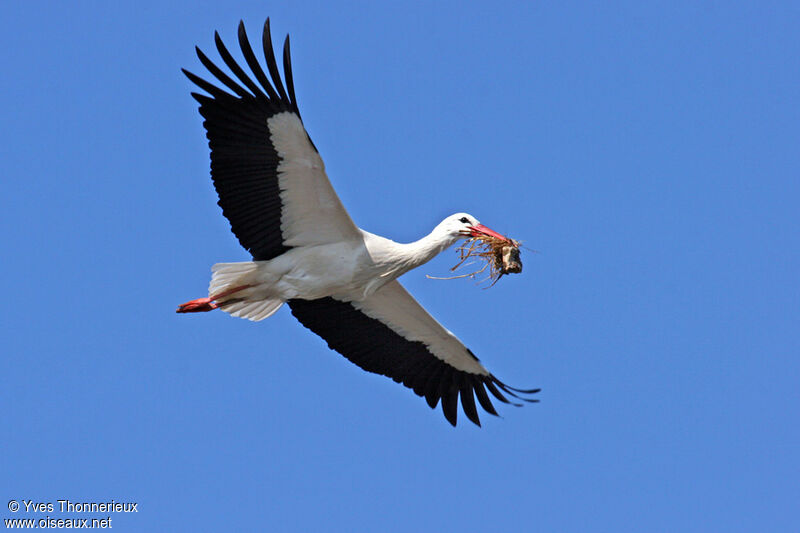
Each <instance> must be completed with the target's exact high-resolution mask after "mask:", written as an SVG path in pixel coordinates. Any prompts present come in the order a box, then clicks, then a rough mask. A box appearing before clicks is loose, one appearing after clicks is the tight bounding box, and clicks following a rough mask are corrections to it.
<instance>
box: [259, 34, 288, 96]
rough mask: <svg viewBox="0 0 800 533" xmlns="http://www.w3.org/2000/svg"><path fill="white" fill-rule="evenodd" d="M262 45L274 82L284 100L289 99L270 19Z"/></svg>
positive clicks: (262, 38) (262, 37)
mask: <svg viewBox="0 0 800 533" xmlns="http://www.w3.org/2000/svg"><path fill="white" fill-rule="evenodd" d="M261 45H262V47H263V48H264V58H265V59H266V60H267V68H268V69H269V74H270V76H272V82H273V83H274V84H275V89H277V91H278V94H279V95H280V97H281V99H282V100H288V99H289V98H288V97H287V96H286V90H285V89H284V88H283V82H282V81H281V75H280V73H279V72H278V63H277V62H276V61H275V50H274V49H273V48H272V33H271V32H270V29H269V19H267V21H266V22H265V23H264V33H263V35H262V36H261Z"/></svg>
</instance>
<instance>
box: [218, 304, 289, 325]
mask: <svg viewBox="0 0 800 533" xmlns="http://www.w3.org/2000/svg"><path fill="white" fill-rule="evenodd" d="M282 305H283V300H238V301H233V302H230V303H222V304H220V306H219V308H220V309H222V310H223V311H225V312H226V313H230V315H231V316H237V317H239V318H246V319H248V320H252V321H253V322H258V321H259V320H264V319H265V318H269V317H271V316H272V315H274V314H275V312H276V311H277V310H278V309H280V308H281V306H282Z"/></svg>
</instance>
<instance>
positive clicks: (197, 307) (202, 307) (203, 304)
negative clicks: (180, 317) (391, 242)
mask: <svg viewBox="0 0 800 533" xmlns="http://www.w3.org/2000/svg"><path fill="white" fill-rule="evenodd" d="M250 287H252V285H242V286H240V287H234V288H233V289H229V290H227V291H223V292H219V293H217V294H212V295H211V296H210V297H208V298H197V299H196V300H189V301H188V302H186V303H183V304H181V305H179V306H178V309H176V310H175V312H176V313H203V312H206V311H213V310H214V309H216V308H217V307H219V304H217V303H216V302H215V301H214V300H219V299H220V298H224V297H226V296H230V295H231V294H234V293H236V292H239V291H242V290H244V289H248V288H250Z"/></svg>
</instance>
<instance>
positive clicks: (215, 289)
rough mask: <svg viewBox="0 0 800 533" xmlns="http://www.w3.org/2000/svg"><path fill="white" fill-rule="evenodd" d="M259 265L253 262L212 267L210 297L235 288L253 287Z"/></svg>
mask: <svg viewBox="0 0 800 533" xmlns="http://www.w3.org/2000/svg"><path fill="white" fill-rule="evenodd" d="M257 268H258V264H257V263H254V262H253V261H247V262H245V263H217V264H216V265H214V266H212V267H211V272H212V275H211V283H209V285H208V295H209V296H213V295H214V294H219V293H221V292H224V291H226V290H228V289H232V288H234V287H241V286H242V285H252V284H253V282H254V281H255V280H254V277H255V273H256V270H257Z"/></svg>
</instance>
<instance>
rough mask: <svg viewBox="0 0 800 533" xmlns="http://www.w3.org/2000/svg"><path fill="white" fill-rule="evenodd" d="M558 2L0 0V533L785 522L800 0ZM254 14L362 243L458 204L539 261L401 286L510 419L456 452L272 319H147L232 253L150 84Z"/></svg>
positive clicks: (796, 249) (796, 367)
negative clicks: (82, 528)
mask: <svg viewBox="0 0 800 533" xmlns="http://www.w3.org/2000/svg"><path fill="white" fill-rule="evenodd" d="M557 4H558V5H557V6H555V5H553V6H547V5H541V4H540V3H533V2H525V3H493V4H492V7H488V4H486V5H478V4H471V5H470V4H464V3H456V2H451V3H444V2H443V3H437V4H436V6H433V7H432V6H430V5H427V4H423V3H420V4H411V3H388V2H386V3H384V2H381V3H367V2H364V3H360V4H352V5H344V4H341V5H338V6H334V5H331V4H327V3H315V2H301V1H296V2H280V3H273V4H270V3H268V2H219V3H216V4H211V3H194V2H177V1H176V2H136V3H124V4H123V3H116V2H108V3H105V2H77V3H63V2H4V3H2V6H0V27H2V31H0V46H2V49H3V50H4V53H3V60H2V67H3V68H2V70H3V75H2V77H0V94H2V104H0V123H2V125H3V127H2V129H0V167H1V168H2V180H0V188H2V191H1V192H2V194H0V229H1V230H2V239H3V250H4V252H3V259H2V261H0V276H2V279H3V280H4V288H3V291H2V296H3V301H4V305H3V306H2V307H0V332H2V338H3V345H4V348H3V353H4V356H3V357H2V358H0V361H2V363H0V364H2V366H1V367H0V427H2V438H0V497H2V499H3V500H2V505H0V517H2V518H9V517H19V518H26V517H27V518H41V517H42V515H41V513H39V514H36V513H24V512H18V513H16V514H14V513H11V512H9V511H8V510H7V509H6V507H7V505H6V502H7V501H8V500H11V499H15V500H18V501H22V500H36V501H43V502H55V501H56V500H58V499H70V500H72V501H108V500H111V499H115V500H116V501H135V502H138V509H139V512H138V513H136V514H135V515H115V516H114V517H113V519H114V522H113V526H114V529H115V530H118V531H230V530H234V529H237V530H247V531H258V530H268V531H285V532H291V531H357V530H361V531H366V530H369V531H382V532H393V531H398V532H399V531H511V530H517V531H518V530H523V531H561V532H572V531H574V532H584V531H614V532H619V531H665V532H666V531H670V532H671V531H728V532H735V531H743V532H744V531H748V532H749V531H775V532H782V531H787V532H788V531H797V530H798V529H800V518H798V513H797V502H798V501H800V484H799V483H798V479H800V456H798V453H797V450H798V449H800V429H798V428H800V424H798V415H799V414H800V393H799V392H798V390H800V388H798V381H799V380H800V359H799V358H798V356H799V355H800V333H799V332H800V327H799V326H800V306H799V305H798V302H800V291H799V290H798V271H799V270H800V246H799V244H800V242H798V241H799V240H800V239H798V235H800V216H798V208H797V201H798V198H800V180H798V178H799V177H800V156H799V155H798V153H799V152H798V146H800V97H798V95H800V60H799V59H798V58H800V40H799V39H798V35H800V9H798V7H797V5H796V4H792V3H780V2H774V3H773V2H766V3H759V4H758V5H755V4H744V3H742V4H738V3H695V2H690V3H681V2H677V3H676V2H659V3H647V4H648V5H647V6H645V5H642V3H639V2H631V3H614V4H605V3H594V2H592V3H588V2H587V3H557ZM267 16H270V17H271V19H272V28H273V33H274V35H275V38H276V40H277V39H278V38H279V37H280V39H281V40H282V38H283V36H284V35H285V34H286V33H290V34H291V36H292V56H293V63H294V73H295V82H296V89H297V97H298V100H299V105H300V109H301V112H302V113H303V117H304V120H305V124H306V127H307V129H308V130H309V132H310V134H311V136H312V138H313V139H314V142H315V144H316V145H317V147H318V148H319V150H320V152H321V154H322V156H323V158H324V159H325V162H326V166H327V169H328V174H329V176H330V178H331V181H332V182H333V184H334V186H335V187H336V188H337V190H338V192H339V194H340V196H341V198H342V200H343V202H344V203H345V205H346V206H347V207H348V209H349V210H350V213H351V215H352V216H353V218H354V220H355V221H356V222H357V223H358V224H359V225H361V226H362V227H364V228H366V229H368V230H370V231H373V232H375V233H379V234H383V235H386V236H388V237H391V238H394V239H395V240H400V241H410V240H414V239H416V238H418V237H420V236H421V235H423V234H425V233H427V232H428V231H429V230H430V229H431V228H432V227H433V226H434V225H435V224H436V223H438V222H439V220H440V219H441V218H443V217H444V216H446V215H448V214H450V213H453V212H457V211H467V212H469V213H472V214H473V215H475V216H476V217H478V218H479V219H480V220H481V221H482V222H484V223H485V224H487V225H488V226H490V227H492V228H494V229H497V230H498V231H502V232H505V233H507V234H509V235H511V236H512V237H515V238H518V239H521V240H523V241H524V242H525V245H526V246H528V247H529V248H531V249H534V250H537V251H538V253H532V252H530V251H526V252H524V253H523V257H522V258H523V261H524V265H525V269H524V272H523V273H522V274H521V275H518V276H510V277H507V278H504V279H502V280H501V281H500V283H498V284H497V285H496V286H495V287H493V288H492V289H491V290H481V289H480V288H478V287H476V286H474V285H473V284H472V283H471V282H469V281H466V280H459V281H433V280H429V279H426V278H425V274H431V275H439V276H441V275H446V274H447V270H448V268H449V267H450V266H452V265H453V264H454V263H455V261H456V256H455V252H453V251H447V252H445V253H444V254H442V255H441V256H440V257H438V258H437V259H435V260H434V261H432V262H431V263H429V264H427V265H425V266H423V267H421V268H420V269H418V270H417V271H412V272H411V273H409V274H407V275H406V276H405V277H404V278H403V280H402V281H403V282H404V284H405V285H406V286H407V287H408V288H409V290H410V291H411V292H412V293H413V294H414V295H415V296H416V297H417V298H418V299H419V300H420V301H421V302H422V303H423V304H424V305H425V306H426V307H427V308H428V309H429V310H430V311H431V312H432V314H434V316H436V317H437V318H439V320H440V321H441V322H442V323H444V324H445V325H446V326H447V327H448V328H449V329H451V330H452V331H454V332H455V333H456V334H457V335H459V336H460V337H461V338H462V339H463V340H464V341H465V342H466V344H467V345H469V346H470V347H471V348H472V349H473V350H474V351H475V352H476V353H477V355H478V356H479V357H481V359H482V361H483V362H484V363H485V364H486V366H487V367H488V368H489V369H490V370H491V371H492V372H494V373H495V374H496V375H497V376H498V377H500V378H501V379H503V380H504V381H506V382H508V383H510V384H512V385H517V386H539V387H542V392H541V394H540V396H541V400H542V402H541V403H540V404H537V405H529V406H526V407H524V408H521V409H516V408H505V409H503V410H502V412H501V414H502V418H501V419H498V418H492V417H489V416H488V415H487V416H484V417H483V420H484V425H483V428H480V429H479V428H476V427H471V425H468V424H466V423H463V421H464V417H463V414H462V416H461V420H462V423H461V424H459V426H458V428H455V429H454V428H452V427H450V426H449V424H447V422H446V421H445V420H444V418H443V417H442V415H441V412H440V411H439V410H437V411H435V412H434V411H431V410H430V409H429V408H428V407H427V406H426V404H425V402H424V401H423V400H422V399H420V398H417V397H416V396H414V395H413V394H412V393H411V392H409V391H408V390H406V389H404V388H403V387H400V386H398V385H396V384H394V383H392V382H391V381H390V380H388V379H386V378H382V377H380V376H376V375H370V374H366V373H364V372H362V371H361V370H360V369H358V368H357V367H355V366H353V365H351V364H350V363H349V362H347V361H346V360H345V359H344V358H342V357H340V356H339V355H337V354H336V353H334V352H331V351H330V350H328V348H327V347H326V345H325V343H324V342H323V341H321V340H320V339H319V338H317V337H315V336H314V335H312V334H311V333H310V332H308V331H307V330H305V329H304V328H302V327H301V326H300V325H299V324H298V323H297V322H296V321H295V320H294V318H293V317H292V316H291V315H290V314H289V312H288V311H287V310H282V311H281V312H279V313H278V314H277V315H276V316H274V317H272V318H270V319H269V320H267V321H265V322H262V323H258V324H253V323H250V322H248V321H244V320H238V319H234V318H231V317H228V316H225V315H223V314H218V313H208V314H206V315H188V316H187V315H176V314H175V313H174V309H175V307H176V305H177V304H179V303H181V302H184V301H186V300H188V299H191V298H195V297H199V296H203V295H204V293H205V290H206V287H207V283H208V278H209V275H210V271H209V269H210V266H211V265H212V264H213V263H216V262H222V261H242V260H246V259H247V258H248V257H247V255H246V253H245V252H244V250H242V249H241V248H240V247H239V246H238V244H237V242H236V239H235V238H234V237H233V235H232V234H231V233H230V232H229V229H228V223H227V221H226V220H225V219H224V218H223V217H222V216H221V213H220V211H219V208H218V207H217V206H216V205H215V202H216V197H215V193H214V191H213V188H212V186H211V182H210V179H209V176H208V151H207V146H206V141H205V138H204V132H203V130H202V126H201V119H200V117H199V115H198V113H197V110H196V103H195V102H194V101H193V100H192V99H191V98H190V96H189V92H190V91H191V90H194V89H193V87H192V86H191V84H190V82H189V81H188V80H186V79H185V78H184V77H183V75H182V74H181V73H180V68H181V67H186V68H189V69H190V70H193V71H195V72H198V73H200V72H202V71H203V68H202V66H201V65H200V64H199V61H198V60H197V59H196V58H195V56H194V50H193V47H194V45H199V46H200V47H201V48H203V49H204V50H205V51H206V52H207V53H209V55H211V56H212V57H216V54H215V52H214V50H213V32H214V30H219V31H220V33H221V35H222V37H223V39H225V41H226V42H228V43H229V44H230V45H231V48H234V43H235V37H236V25H237V23H238V21H239V19H240V18H241V19H244V21H245V23H246V24H247V26H248V28H249V33H250V36H251V38H255V37H256V36H257V35H258V33H259V28H260V26H261V24H262V23H263V21H264V19H265V18H266V17H267ZM51 514H53V516H62V517H70V515H59V514H58V513H51ZM71 516H72V517H75V515H71Z"/></svg>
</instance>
